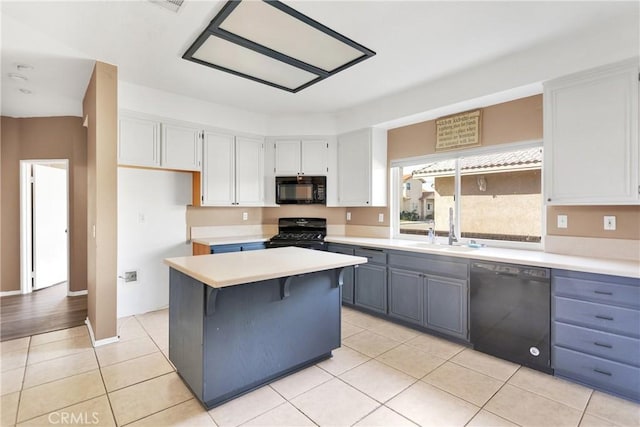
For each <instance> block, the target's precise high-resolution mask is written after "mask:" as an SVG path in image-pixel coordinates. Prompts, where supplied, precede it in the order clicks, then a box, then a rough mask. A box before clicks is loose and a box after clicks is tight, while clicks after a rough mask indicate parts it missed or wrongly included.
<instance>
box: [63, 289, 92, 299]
mask: <svg viewBox="0 0 640 427" xmlns="http://www.w3.org/2000/svg"><path fill="white" fill-rule="evenodd" d="M88 293H89V291H88V290H86V289H85V290H84V291H67V296H68V297H79V296H80V295H87V294H88Z"/></svg>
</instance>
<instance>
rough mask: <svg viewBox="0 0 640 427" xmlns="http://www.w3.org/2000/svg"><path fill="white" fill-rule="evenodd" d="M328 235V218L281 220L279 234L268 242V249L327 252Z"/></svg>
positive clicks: (279, 220)
mask: <svg viewBox="0 0 640 427" xmlns="http://www.w3.org/2000/svg"><path fill="white" fill-rule="evenodd" d="M326 235H327V220H326V218H279V219H278V234H276V235H275V236H273V237H272V238H271V239H270V240H269V241H268V242H267V248H281V247H283V246H298V247H302V248H309V249H316V250H321V251H326V250H327V244H326V242H325V241H324V237H325V236H326Z"/></svg>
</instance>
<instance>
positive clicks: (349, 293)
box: [327, 244, 355, 305]
mask: <svg viewBox="0 0 640 427" xmlns="http://www.w3.org/2000/svg"><path fill="white" fill-rule="evenodd" d="M327 250H328V251H329V252H335V253H338V254H344V255H353V251H354V249H353V248H352V247H349V246H343V245H335V244H329V245H328V246H327ZM354 280H355V273H354V268H353V267H346V268H345V269H344V270H343V273H342V281H343V282H342V283H343V284H342V302H343V303H345V304H349V305H353V303H354V300H353V294H354V292H353V287H354Z"/></svg>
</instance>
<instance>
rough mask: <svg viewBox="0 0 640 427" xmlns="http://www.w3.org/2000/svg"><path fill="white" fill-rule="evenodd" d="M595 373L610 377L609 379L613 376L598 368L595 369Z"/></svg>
mask: <svg viewBox="0 0 640 427" xmlns="http://www.w3.org/2000/svg"><path fill="white" fill-rule="evenodd" d="M593 372H597V373H599V374H602V375H606V376H608V377H610V376H611V372H607V371H601V370H600V369H598V368H594V369H593Z"/></svg>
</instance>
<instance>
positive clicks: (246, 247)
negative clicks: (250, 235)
mask: <svg viewBox="0 0 640 427" xmlns="http://www.w3.org/2000/svg"><path fill="white" fill-rule="evenodd" d="M266 247H267V245H266V244H265V243H264V242H249V243H234V244H230V245H211V253H212V254H223V253H226V252H240V251H255V250H258V249H265V248H266Z"/></svg>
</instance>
